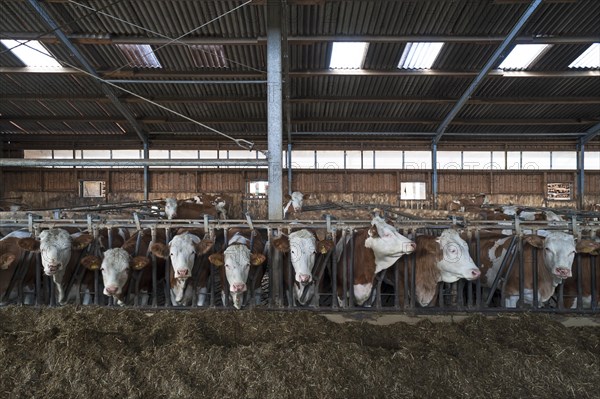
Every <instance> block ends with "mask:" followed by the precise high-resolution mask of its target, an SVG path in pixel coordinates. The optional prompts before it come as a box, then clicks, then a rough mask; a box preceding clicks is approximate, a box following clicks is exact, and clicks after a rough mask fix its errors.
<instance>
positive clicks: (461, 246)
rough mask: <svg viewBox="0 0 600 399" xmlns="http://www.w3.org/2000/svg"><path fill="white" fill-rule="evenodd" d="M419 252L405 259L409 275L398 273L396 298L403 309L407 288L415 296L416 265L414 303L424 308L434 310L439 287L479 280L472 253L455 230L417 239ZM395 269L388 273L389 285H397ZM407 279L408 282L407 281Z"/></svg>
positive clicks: (447, 230)
mask: <svg viewBox="0 0 600 399" xmlns="http://www.w3.org/2000/svg"><path fill="white" fill-rule="evenodd" d="M415 244H416V247H417V248H416V250H415V251H414V252H413V253H412V254H410V255H408V256H407V257H406V260H407V262H406V263H405V265H404V267H408V270H407V273H406V274H404V273H402V272H400V273H399V277H400V279H399V286H398V287H397V288H396V295H397V296H398V298H399V299H400V304H401V305H404V303H403V301H404V297H405V295H404V288H405V287H408V290H409V294H412V287H411V284H410V283H408V282H412V273H413V267H412V265H414V267H415V269H414V273H415V279H414V280H415V286H414V299H415V303H416V304H417V305H418V306H421V307H428V306H434V305H435V304H436V302H437V296H438V292H439V291H438V283H455V282H457V281H458V280H461V279H465V280H467V281H474V280H477V279H478V278H479V277H480V275H481V271H480V270H479V268H478V267H477V265H476V264H475V262H474V261H473V258H472V257H471V255H470V253H469V245H468V244H467V242H466V241H465V240H464V239H463V238H462V237H461V234H460V233H459V232H458V231H457V230H454V229H445V230H443V231H442V233H441V235H439V236H433V235H418V236H417V237H416V238H415ZM392 272H393V269H388V270H387V272H386V281H388V282H389V283H390V284H391V285H395V281H394V278H393V276H392V274H393V273H392ZM404 276H407V277H408V282H405V281H404Z"/></svg>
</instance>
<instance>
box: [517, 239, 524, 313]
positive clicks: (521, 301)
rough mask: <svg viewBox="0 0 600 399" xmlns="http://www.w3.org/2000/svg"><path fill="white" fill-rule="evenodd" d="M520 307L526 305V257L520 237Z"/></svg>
mask: <svg viewBox="0 0 600 399" xmlns="http://www.w3.org/2000/svg"><path fill="white" fill-rule="evenodd" d="M518 251H519V302H518V303H519V307H523V306H524V305H525V256H524V253H523V239H522V238H521V237H519V245H518Z"/></svg>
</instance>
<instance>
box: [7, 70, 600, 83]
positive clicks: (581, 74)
mask: <svg viewBox="0 0 600 399" xmlns="http://www.w3.org/2000/svg"><path fill="white" fill-rule="evenodd" d="M0 73H2V74H57V75H58V74H66V75H85V74H84V73H82V72H81V71H79V70H77V69H75V68H30V67H0ZM479 74H480V73H479V72H477V71H449V70H425V69H424V70H401V69H398V70H396V69H394V70H373V69H339V70H337V69H318V70H317V69H315V70H304V71H290V73H289V75H290V76H291V77H292V78H310V77H314V76H369V77H396V76H398V77H400V76H414V77H420V76H441V77H456V78H469V77H473V76H478V75H479ZM97 75H98V76H99V77H101V78H102V79H105V80H106V79H108V80H107V81H110V82H111V83H120V81H119V79H127V83H131V79H133V78H135V79H136V83H139V84H146V83H147V84H156V83H164V84H169V83H180V82H179V79H186V81H185V83H186V84H190V83H198V84H220V83H223V82H220V81H218V80H215V81H214V82H207V81H202V82H192V81H191V79H261V81H259V82H252V83H260V84H264V78H265V76H266V73H257V72H226V71H217V72H208V71H207V72H167V71H139V70H120V71H118V72H115V71H111V70H104V71H103V70H100V71H97ZM487 77H490V78H592V77H596V78H597V77H600V71H597V70H589V71H585V70H583V71H579V70H570V71H503V70H502V69H494V70H491V71H489V72H488V74H487ZM143 79H153V80H148V81H144V80H143ZM156 79H161V80H160V81H157V80H156ZM172 79H176V80H177V81H172ZM121 83H125V82H121ZM227 83H231V84H240V83H248V82H239V81H234V80H232V81H229V82H227Z"/></svg>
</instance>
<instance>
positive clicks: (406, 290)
mask: <svg viewBox="0 0 600 399" xmlns="http://www.w3.org/2000/svg"><path fill="white" fill-rule="evenodd" d="M413 257H414V255H409V256H405V257H404V270H403V272H402V273H403V279H402V285H403V286H404V303H403V306H402V307H403V308H405V309H406V308H408V307H409V306H410V291H409V288H410V287H409V281H410V278H409V273H408V272H409V270H410V269H409V267H411V265H410V264H411V263H412V262H409V259H411V258H413Z"/></svg>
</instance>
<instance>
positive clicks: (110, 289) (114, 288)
mask: <svg viewBox="0 0 600 399" xmlns="http://www.w3.org/2000/svg"><path fill="white" fill-rule="evenodd" d="M104 289H105V290H106V292H107V293H108V294H110V295H114V294H116V293H117V289H118V287H117V286H116V285H109V286H107V287H104Z"/></svg>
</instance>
